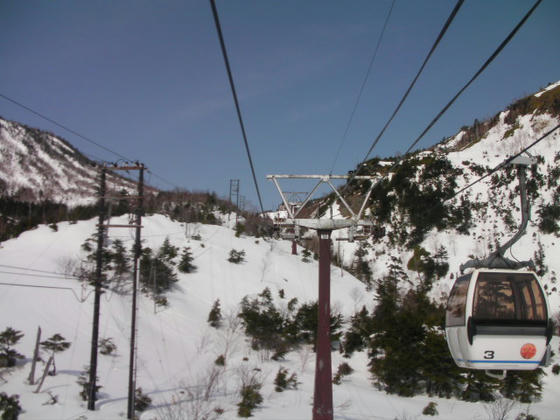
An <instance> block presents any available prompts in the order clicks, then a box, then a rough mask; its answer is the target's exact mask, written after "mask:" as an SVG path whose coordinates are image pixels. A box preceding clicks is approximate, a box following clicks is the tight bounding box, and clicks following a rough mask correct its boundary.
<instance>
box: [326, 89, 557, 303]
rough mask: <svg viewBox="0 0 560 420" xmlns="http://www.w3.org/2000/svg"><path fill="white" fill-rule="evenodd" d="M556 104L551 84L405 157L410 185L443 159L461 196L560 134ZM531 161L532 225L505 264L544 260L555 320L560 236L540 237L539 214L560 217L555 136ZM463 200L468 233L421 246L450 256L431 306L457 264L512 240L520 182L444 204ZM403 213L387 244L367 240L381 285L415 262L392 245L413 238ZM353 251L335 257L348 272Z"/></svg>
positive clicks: (340, 249) (500, 179)
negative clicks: (399, 236)
mask: <svg viewBox="0 0 560 420" xmlns="http://www.w3.org/2000/svg"><path fill="white" fill-rule="evenodd" d="M535 98H536V99H535ZM558 98H560V83H555V84H552V85H550V86H549V87H547V88H546V89H545V90H543V91H541V92H540V93H537V94H536V95H533V96H531V97H528V98H524V99H523V100H521V101H520V102H519V103H520V104H521V105H519V104H514V105H512V106H511V107H510V109H508V110H506V111H503V112H501V113H499V114H497V115H496V117H494V118H492V119H490V120H489V121H487V122H483V123H480V125H479V127H478V128H476V127H468V128H466V129H464V130H461V131H460V132H459V133H457V134H456V135H454V136H452V137H450V138H449V139H447V140H446V141H444V142H443V143H441V144H439V145H436V146H435V147H433V148H431V149H429V150H425V151H421V152H419V153H417V154H413V155H412V156H410V157H407V159H410V160H415V161H416V162H417V164H418V166H417V168H418V171H417V173H416V175H415V176H414V177H413V178H412V182H416V183H417V184H418V185H420V188H422V187H423V186H422V180H421V174H422V171H423V169H424V165H423V164H422V161H423V160H426V161H429V160H431V159H446V160H448V161H449V162H450V163H451V167H452V169H453V170H454V171H455V172H456V175H454V177H453V181H454V182H455V184H456V186H455V188H454V191H459V190H460V189H462V188H463V187H465V186H467V185H469V184H470V183H472V182H474V181H476V180H478V179H479V178H480V177H481V176H483V175H485V174H487V173H489V172H490V170H492V169H493V168H495V167H496V166H498V165H499V164H500V163H502V162H503V161H504V160H506V159H507V158H508V157H510V156H512V155H514V154H516V153H518V152H520V151H521V150H523V149H524V148H526V147H528V146H529V145H530V144H531V143H533V142H534V141H535V140H537V139H539V138H540V137H542V136H543V135H545V134H546V133H548V132H549V131H550V130H552V129H553V128H555V127H557V126H558V125H559V124H560V115H559V114H558V111H554V112H552V113H551V112H549V111H548V108H546V107H547V106H550V104H554V106H555V107H558V101H559V99H558ZM531 101H536V102H534V103H533V102H531ZM519 108H521V109H523V108H528V109H530V110H531V111H530V112H529V113H523V112H521V111H520V110H519ZM533 108H534V109H533ZM555 109H557V108H555ZM529 153H530V155H531V156H533V157H535V158H537V160H538V163H537V165H536V166H535V168H534V169H533V170H529V171H528V173H527V179H528V183H529V184H530V185H531V188H530V191H531V198H530V201H531V209H532V210H531V221H530V222H529V225H528V227H527V231H526V234H525V235H524V236H523V237H522V238H521V239H520V240H519V241H518V242H517V243H516V244H514V246H513V247H512V248H511V250H510V251H508V252H507V255H506V257H508V258H510V259H513V260H515V259H517V260H520V261H522V260H529V259H532V260H533V261H535V262H537V259H539V258H542V261H541V266H540V267H538V268H541V269H542V270H543V271H544V274H543V276H542V281H543V283H544V285H545V286H546V288H547V292H548V295H549V299H550V303H551V308H552V311H553V313H558V312H560V291H559V289H558V278H559V276H560V259H558V255H559V254H560V239H559V237H558V233H547V232H543V231H542V229H540V228H539V223H540V221H541V218H542V215H541V214H542V211H543V209H544V208H546V207H547V206H548V207H550V206H553V207H554V208H558V209H559V210H560V201H559V200H560V179H559V175H558V174H560V129H557V130H556V131H554V132H553V133H552V134H550V135H549V136H548V137H546V138H544V139H543V140H542V141H540V142H539V143H537V144H536V145H535V146H534V147H532V148H531V149H530V150H529ZM380 166H382V165H380V164H378V167H380ZM390 176H391V175H389V178H390ZM440 182H441V185H442V186H444V187H445V186H446V185H447V184H448V183H449V179H447V180H446V179H445V178H444V177H440ZM461 200H465V202H466V203H467V205H468V206H469V208H470V211H471V215H472V217H471V223H470V227H469V229H468V233H466V234H465V233H459V232H457V230H456V229H455V228H454V226H449V227H447V228H446V229H443V230H439V231H438V230H437V229H432V230H431V231H430V232H428V233H427V234H426V236H425V238H424V240H423V241H422V242H421V243H420V244H419V245H420V246H421V247H423V248H424V249H425V250H427V251H428V252H429V253H430V254H432V255H434V254H435V253H436V252H437V250H438V249H439V248H440V247H443V248H444V249H445V251H446V252H447V256H448V261H447V262H448V263H449V268H450V269H449V272H450V275H448V276H446V278H445V279H442V280H440V281H439V282H438V283H436V284H435V285H434V289H433V291H432V296H433V297H434V298H438V297H440V296H441V294H442V292H443V293H448V292H449V290H450V288H451V286H452V284H453V278H455V277H456V275H457V274H458V273H459V267H460V265H461V264H464V263H465V262H467V261H468V260H469V259H470V258H472V257H473V256H474V257H477V258H484V257H486V256H488V255H489V253H490V252H491V251H492V250H493V249H495V245H496V243H500V244H503V243H505V242H506V241H507V240H508V239H509V238H510V237H512V236H513V235H514V233H515V232H516V231H517V228H518V226H519V224H520V222H521V213H520V198H519V189H518V180H517V177H516V172H515V171H510V172H509V175H507V174H506V171H505V170H503V169H502V170H500V171H498V172H497V173H496V174H494V175H493V176H491V177H487V178H486V179H484V180H482V182H479V183H477V184H475V185H474V186H472V187H471V188H469V189H467V190H466V191H464V192H463V193H462V194H460V195H458V196H457V197H455V198H454V199H453V200H451V201H450V203H449V204H450V205H452V206H459V205H460V203H461ZM374 205H375V204H374ZM426 207H427V208H428V209H429V207H430V206H429V205H428V204H427V205H426ZM407 211H408V210H407V209H404V210H403V209H399V208H392V209H391V212H392V213H391V215H392V216H391V223H390V224H385V225H383V228H384V229H386V232H385V234H384V236H383V237H382V238H380V239H372V238H370V239H369V240H368V241H367V244H366V249H367V251H368V256H367V261H368V262H369V264H370V268H371V270H372V272H373V277H374V278H379V277H380V276H383V275H384V274H385V273H386V272H387V268H388V266H389V263H390V261H391V258H393V257H396V258H397V259H398V260H399V261H401V262H402V265H403V267H406V264H407V262H408V261H409V260H410V258H411V257H412V255H413V250H412V249H410V248H407V247H406V246H404V245H395V241H394V240H393V239H392V237H394V236H395V234H396V233H398V231H399V230H401V229H406V230H407V232H408V233H410V232H411V230H412V228H411V226H410V217H409V214H408V213H407ZM332 213H333V214H337V213H338V207H337V206H336V205H334V206H333V211H332ZM330 214H331V212H330V211H327V212H326V215H325V216H324V217H330V216H328V215H330ZM374 222H375V220H374ZM556 224H558V219H557V220H556ZM334 236H335V237H338V236H340V237H344V236H346V232H344V231H336V232H335V233H334ZM358 246H359V243H353V244H349V243H347V242H338V243H337V244H336V247H335V249H334V251H335V253H339V255H340V257H341V259H342V260H343V261H344V264H345V265H346V266H351V265H352V263H353V262H354V261H355V260H356V255H355V252H356V250H357V248H358ZM408 273H409V277H410V278H415V277H416V276H417V274H416V273H412V272H410V271H409V272H408Z"/></svg>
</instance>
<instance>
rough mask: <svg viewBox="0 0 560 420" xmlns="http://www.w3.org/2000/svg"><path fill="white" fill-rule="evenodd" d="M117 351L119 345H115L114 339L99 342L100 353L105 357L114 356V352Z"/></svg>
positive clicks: (103, 339) (108, 338)
mask: <svg viewBox="0 0 560 420" xmlns="http://www.w3.org/2000/svg"><path fill="white" fill-rule="evenodd" d="M116 349H117V345H116V344H115V343H113V339H112V338H111V337H107V338H102V339H101V340H99V353H101V354H103V355H109V354H113V352H114V351H115V350H116Z"/></svg>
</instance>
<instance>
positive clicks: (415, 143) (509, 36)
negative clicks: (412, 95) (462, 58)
mask: <svg viewBox="0 0 560 420" xmlns="http://www.w3.org/2000/svg"><path fill="white" fill-rule="evenodd" d="M541 2H542V0H537V1H536V2H535V4H534V5H533V7H531V9H530V10H529V11H528V12H527V14H525V16H524V17H523V19H521V21H520V22H519V23H518V24H517V25H516V26H515V28H513V30H512V31H511V32H510V33H509V35H508V36H507V37H506V39H504V40H503V41H502V43H501V44H500V45H499V46H498V48H496V50H495V51H494V53H493V54H492V55H491V56H490V57H489V58H488V59H487V60H486V62H485V63H484V64H483V65H482V66H481V67H480V69H478V71H477V72H476V73H475V74H474V76H473V77H472V78H471V79H470V80H469V81H468V82H467V83H466V84H465V85H464V86H463V87H462V88H461V89H460V90H459V91H458V92H457V93H456V94H455V96H454V97H453V98H452V99H451V100H450V101H449V102H448V103H447V105H445V106H444V107H443V109H442V110H441V111H440V112H439V113H438V114H437V115H436V116H435V117H434V119H433V120H432V122H430V124H428V126H427V127H426V128H425V129H424V131H422V133H421V134H420V135H419V136H418V137H417V138H416V140H414V141H413V142H412V144H411V145H410V147H409V148H408V149H407V150H406V152H405V153H404V155H406V154H407V153H408V152H410V151H411V150H412V149H413V148H414V147H415V146H416V145H417V144H418V142H419V141H420V140H421V139H422V137H424V135H425V134H426V133H427V132H428V131H429V130H430V128H432V127H433V125H434V124H435V123H436V122H437V121H438V120H439V119H440V118H441V116H442V115H443V114H444V113H445V112H446V111H447V110H448V109H449V107H450V106H451V105H452V104H453V103H454V102H455V101H456V100H457V98H458V97H459V96H461V94H462V93H463V92H464V91H465V90H466V89H467V88H468V87H469V86H470V85H471V84H472V82H474V81H475V80H476V79H477V78H478V76H480V74H482V72H483V71H484V70H486V68H487V67H488V66H489V65H490V63H491V62H492V61H494V59H495V58H496V57H497V56H498V55H499V54H500V52H501V51H502V50H503V49H504V48H505V46H506V45H507V44H509V42H510V41H511V39H512V38H513V37H514V35H515V34H516V33H517V31H519V29H520V28H521V27H522V26H523V24H524V23H525V22H526V21H527V19H529V16H531V14H532V13H533V12H534V11H535V9H536V8H537V6H538V5H539V4H540V3H541Z"/></svg>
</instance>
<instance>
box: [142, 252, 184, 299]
mask: <svg viewBox="0 0 560 420" xmlns="http://www.w3.org/2000/svg"><path fill="white" fill-rule="evenodd" d="M140 282H141V283H142V284H143V287H144V288H146V289H148V290H152V291H154V292H155V293H156V294H159V293H162V292H165V291H167V290H169V289H170V288H171V287H173V285H174V284H175V283H176V282H177V274H176V273H175V272H174V271H173V268H172V267H170V266H169V265H168V264H167V263H166V262H165V260H163V259H162V258H160V257H158V256H156V257H154V256H153V255H152V250H151V249H150V248H144V249H143V250H142V257H141V259H140ZM154 283H155V289H156V290H154Z"/></svg>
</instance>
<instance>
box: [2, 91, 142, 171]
mask: <svg viewBox="0 0 560 420" xmlns="http://www.w3.org/2000/svg"><path fill="white" fill-rule="evenodd" d="M0 97H2V98H4V99H5V100H7V101H9V102H11V103H13V104H15V105H17V106H19V107H20V108H23V109H25V110H27V111H29V112H31V113H32V114H35V115H36V116H38V117H40V118H42V119H44V120H45V121H48V122H50V123H51V124H54V125H56V126H57V127H60V128H62V129H63V130H66V131H68V132H69V133H72V134H74V135H75V136H77V137H79V138H81V139H82V140H85V141H87V142H89V143H91V144H94V145H96V146H97V147H99V148H101V149H103V150H105V151H106V152H109V153H112V154H114V155H116V156H119V157H120V158H122V159H125V160H132V159H129V158H127V157H125V156H123V155H121V154H120V153H119V152H115V151H114V150H111V149H109V148H108V147H105V146H103V145H102V144H100V143H98V142H96V141H95V140H92V139H90V138H89V137H86V136H84V135H83V134H80V133H78V132H77V131H75V130H72V129H71V128H69V127H67V126H65V125H63V124H61V123H59V122H57V121H55V120H53V119H52V118H49V117H47V116H46V115H43V114H41V113H40V112H37V111H35V110H34V109H32V108H30V107H28V106H26V105H24V104H22V103H20V102H18V101H16V100H14V99H12V98H9V97H7V96H6V95H3V94H2V93H0Z"/></svg>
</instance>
